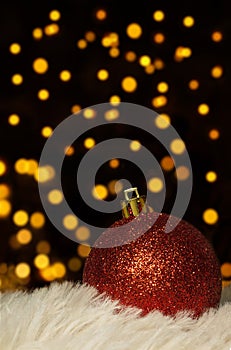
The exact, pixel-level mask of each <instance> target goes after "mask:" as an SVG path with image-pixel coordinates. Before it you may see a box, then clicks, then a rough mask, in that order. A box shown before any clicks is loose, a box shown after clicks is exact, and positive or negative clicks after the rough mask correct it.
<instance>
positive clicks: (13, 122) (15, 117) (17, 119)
mask: <svg viewBox="0 0 231 350" xmlns="http://www.w3.org/2000/svg"><path fill="white" fill-rule="evenodd" d="M8 123H9V124H10V125H13V126H15V125H18V124H19V123H20V117H19V116H18V115H17V114H11V115H10V116H9V117H8Z"/></svg>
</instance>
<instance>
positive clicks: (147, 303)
mask: <svg viewBox="0 0 231 350" xmlns="http://www.w3.org/2000/svg"><path fill="white" fill-rule="evenodd" d="M158 215H159V216H158ZM153 216H156V218H155V219H156V221H155V223H154V224H153V225H152V226H151V224H150V225H149V223H152V222H153ZM168 218H169V215H167V214H157V213H149V214H140V215H139V216H138V217H137V218H136V226H135V228H136V229H134V227H133V228H132V229H131V230H130V231H129V232H127V230H126V232H125V229H124V224H125V223H128V222H130V221H131V220H133V218H132V217H129V218H128V219H122V220H119V221H116V222H115V223H114V224H113V225H112V227H117V228H118V236H120V240H121V237H122V236H123V235H124V243H125V244H123V245H120V246H115V244H116V239H117V238H116V237H115V236H112V235H111V234H110V230H106V231H105V232H104V233H103V234H102V235H101V236H100V237H99V239H98V240H97V242H96V246H97V247H93V248H92V250H91V252H90V254H89V257H88V258H87V260H86V263H85V268H84V273H83V282H85V283H87V284H89V285H91V286H93V287H95V288H97V289H98V291H99V292H100V293H103V292H105V293H106V295H108V296H110V297H111V298H112V299H113V300H119V301H120V304H122V305H125V306H135V307H137V308H139V309H142V314H143V315H145V314H147V313H148V312H150V311H152V310H159V311H161V312H162V313H163V314H164V315H171V316H173V315H175V314H176V313H177V312H178V311H183V310H185V311H189V312H190V313H191V315H192V317H198V316H200V315H201V314H202V313H203V312H205V311H206V310H207V309H209V308H211V307H217V306H218V304H219V301H220V296H221V275H220V266H219V262H218V260H217V258H216V255H215V253H214V251H213V248H212V247H211V245H210V244H209V242H208V241H207V240H206V238H205V237H204V236H203V235H202V234H201V233H200V232H199V231H198V230H197V229H196V228H195V227H193V226H192V225H190V224H188V223H187V222H185V221H183V220H181V221H180V223H179V224H178V225H177V226H176V227H175V228H174V229H173V230H172V231H171V232H169V233H165V232H164V229H165V224H166V222H167V220H168ZM171 219H172V220H174V217H171ZM144 225H147V226H148V225H149V227H150V226H151V227H150V228H149V229H148V231H147V232H146V233H145V234H142V235H140V236H139V231H141V228H142V227H143V226H144ZM127 239H129V241H131V242H130V243H129V244H126V241H127ZM105 242H107V246H110V244H111V247H112V248H100V245H102V246H104V247H105Z"/></svg>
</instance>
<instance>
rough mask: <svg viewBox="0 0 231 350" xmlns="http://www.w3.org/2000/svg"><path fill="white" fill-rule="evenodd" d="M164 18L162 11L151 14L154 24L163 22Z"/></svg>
mask: <svg viewBox="0 0 231 350" xmlns="http://www.w3.org/2000/svg"><path fill="white" fill-rule="evenodd" d="M164 17H165V14H164V12H163V11H162V10H156V11H155V12H154V13H153V19H154V20H155V21H156V22H161V21H163V20H164Z"/></svg>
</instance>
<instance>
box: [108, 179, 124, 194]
mask: <svg viewBox="0 0 231 350" xmlns="http://www.w3.org/2000/svg"><path fill="white" fill-rule="evenodd" d="M108 189H109V192H110V193H111V194H113V195H115V194H118V193H120V192H121V191H122V190H123V183H122V181H119V180H112V181H110V182H109V183H108Z"/></svg>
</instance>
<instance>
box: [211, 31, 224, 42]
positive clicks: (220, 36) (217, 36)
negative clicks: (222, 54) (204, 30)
mask: <svg viewBox="0 0 231 350" xmlns="http://www.w3.org/2000/svg"><path fill="white" fill-rule="evenodd" d="M211 38H212V40H213V41H215V42H217V43H218V42H219V41H221V40H222V39H223V34H222V33H221V32H219V31H215V32H213V33H212V35H211Z"/></svg>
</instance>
